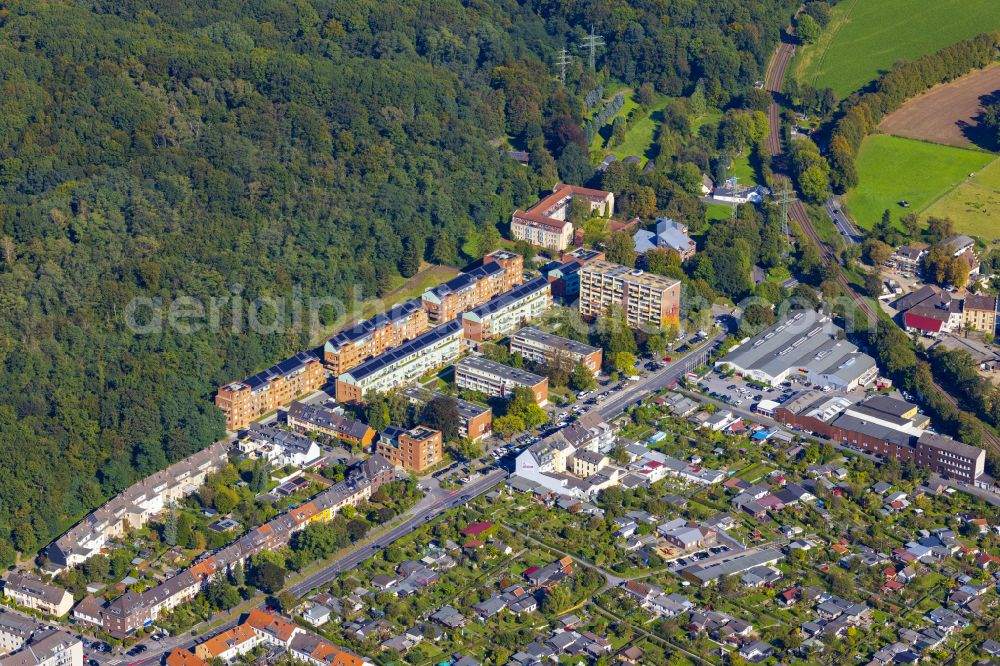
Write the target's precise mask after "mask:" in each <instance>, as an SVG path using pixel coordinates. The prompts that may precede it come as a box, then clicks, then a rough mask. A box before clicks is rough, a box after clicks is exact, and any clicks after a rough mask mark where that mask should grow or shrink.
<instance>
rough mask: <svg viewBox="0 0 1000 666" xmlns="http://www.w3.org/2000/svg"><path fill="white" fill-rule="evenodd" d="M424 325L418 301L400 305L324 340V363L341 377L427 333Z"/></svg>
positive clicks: (423, 311)
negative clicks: (363, 363)
mask: <svg viewBox="0 0 1000 666" xmlns="http://www.w3.org/2000/svg"><path fill="white" fill-rule="evenodd" d="M427 325H428V321H427V310H425V309H424V304H423V302H422V301H421V300H420V299H416V298H415V299H412V300H409V301H406V302H405V303H400V304H399V305H396V306H393V307H392V308H390V309H389V310H388V311H387V312H383V313H380V314H377V315H375V316H374V317H372V318H371V319H366V320H364V321H362V322H360V323H358V324H356V325H355V326H352V327H351V328H347V329H344V330H343V331H341V332H339V333H337V334H336V335H335V336H333V337H332V338H330V339H329V340H327V341H326V344H325V345H323V363H325V364H326V367H327V368H329V369H330V372H332V373H333V374H334V375H339V374H342V373H344V372H347V371H348V370H350V369H351V368H353V367H355V366H356V365H359V364H360V363H362V362H363V361H365V360H366V359H369V358H371V357H373V356H378V355H379V354H381V353H382V352H384V351H385V350H386V349H389V348H391V347H395V346H397V345H401V344H403V343H404V342H406V341H407V340H412V339H413V338H415V337H417V336H418V335H420V334H421V333H423V332H424V331H426V330H427Z"/></svg>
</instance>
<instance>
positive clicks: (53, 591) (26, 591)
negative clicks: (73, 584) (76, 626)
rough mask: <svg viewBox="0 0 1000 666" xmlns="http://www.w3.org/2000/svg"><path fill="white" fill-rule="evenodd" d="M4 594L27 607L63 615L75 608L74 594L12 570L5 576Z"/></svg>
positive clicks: (54, 614) (49, 613)
mask: <svg viewBox="0 0 1000 666" xmlns="http://www.w3.org/2000/svg"><path fill="white" fill-rule="evenodd" d="M3 596H5V597H7V598H8V599H10V600H11V601H13V602H14V603H17V604H19V605H21V606H24V607H25V608H30V609H32V610H36V611H40V612H42V613H46V614H48V615H52V616H55V617H62V616H63V615H65V614H66V613H68V612H69V611H70V609H71V608H73V595H72V594H70V593H69V592H67V591H66V590H64V589H62V588H61V587H56V586H55V585H49V584H48V583H43V582H42V581H40V580H38V579H37V578H32V577H31V576H22V575H21V574H19V573H15V572H10V573H8V574H7V575H5V576H4V577H3Z"/></svg>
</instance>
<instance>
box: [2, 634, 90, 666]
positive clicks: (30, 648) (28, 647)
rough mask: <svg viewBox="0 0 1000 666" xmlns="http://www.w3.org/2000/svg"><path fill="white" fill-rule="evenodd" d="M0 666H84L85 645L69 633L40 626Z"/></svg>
mask: <svg viewBox="0 0 1000 666" xmlns="http://www.w3.org/2000/svg"><path fill="white" fill-rule="evenodd" d="M0 666H83V643H82V642H81V641H80V639H79V638H77V637H75V636H73V635H72V634H70V633H69V632H66V631H60V630H56V629H51V628H49V627H45V626H41V625H40V626H39V627H38V628H37V629H36V630H35V631H34V633H32V634H31V636H30V637H29V638H28V639H27V640H26V641H24V643H23V644H22V645H21V647H20V648H18V650H17V651H16V652H13V653H11V654H8V655H6V656H4V657H0Z"/></svg>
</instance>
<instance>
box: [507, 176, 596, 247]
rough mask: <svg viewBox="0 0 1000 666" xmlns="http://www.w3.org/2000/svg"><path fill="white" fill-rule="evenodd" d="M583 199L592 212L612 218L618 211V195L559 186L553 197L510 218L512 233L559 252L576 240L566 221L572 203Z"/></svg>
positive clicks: (518, 237) (571, 228) (570, 186)
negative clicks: (616, 210)
mask: <svg viewBox="0 0 1000 666" xmlns="http://www.w3.org/2000/svg"><path fill="white" fill-rule="evenodd" d="M574 198H581V199H584V200H586V201H587V202H588V203H589V204H590V211H591V213H593V212H594V211H596V212H597V214H598V215H601V216H604V217H611V215H612V213H614V210H615V195H614V194H613V193H611V192H604V191H603V190H591V189H587V188H586V187H576V186H575V185H566V184H565V183H558V184H556V186H555V189H554V190H553V191H552V194H550V195H548V196H547V197H544V198H543V199H541V200H540V201H539V202H538V203H536V204H535V205H534V206H532V207H531V208H529V209H528V210H516V211H514V215H513V216H512V217H511V218H510V232H511V235H512V236H513V237H514V239H515V240H523V241H527V242H529V243H531V244H532V245H538V246H541V247H544V248H546V249H549V250H554V251H556V252H558V251H560V250H563V249H565V248H567V247H569V245H570V243H571V242H572V241H573V224H572V223H571V222H570V221H569V220H567V219H566V218H567V217H568V215H569V204H570V201H572V200H573V199H574Z"/></svg>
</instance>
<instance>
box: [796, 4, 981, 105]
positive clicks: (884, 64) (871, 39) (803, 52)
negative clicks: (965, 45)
mask: <svg viewBox="0 0 1000 666" xmlns="http://www.w3.org/2000/svg"><path fill="white" fill-rule="evenodd" d="M998 28H1000V11H998V7H997V2H996V0H935V1H933V2H928V1H927V0H841V1H840V2H839V3H837V5H836V6H835V7H834V9H833V11H832V13H831V16H830V23H829V25H828V26H827V28H826V29H825V30H824V31H823V34H822V35H821V36H820V38H819V39H818V40H817V41H816V43H815V44H810V45H808V46H805V47H800V48H799V49H798V50H797V53H796V55H795V61H794V62H793V64H792V74H793V75H794V76H795V77H796V78H798V79H799V80H800V81H805V82H808V83H811V84H813V85H814V86H816V87H818V88H825V87H830V88H833V91H834V93H835V94H836V95H837V97H838V98H843V97H846V96H847V95H849V94H850V93H852V92H854V91H855V90H858V89H859V88H861V87H863V86H864V85H865V84H867V83H868V82H869V81H871V80H873V79H875V78H877V77H878V76H879V74H881V73H882V72H883V71H884V70H886V69H888V68H889V67H891V66H892V64H893V63H894V62H896V61H897V60H900V59H908V60H912V59H914V58H918V57H920V56H922V55H926V54H928V53H934V52H935V51H938V50H940V49H942V48H944V47H945V46H948V45H949V44H954V43H955V42H957V41H960V40H962V39H967V38H969V37H974V36H976V35H977V34H979V33H981V32H989V31H992V30H996V29H998Z"/></svg>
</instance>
